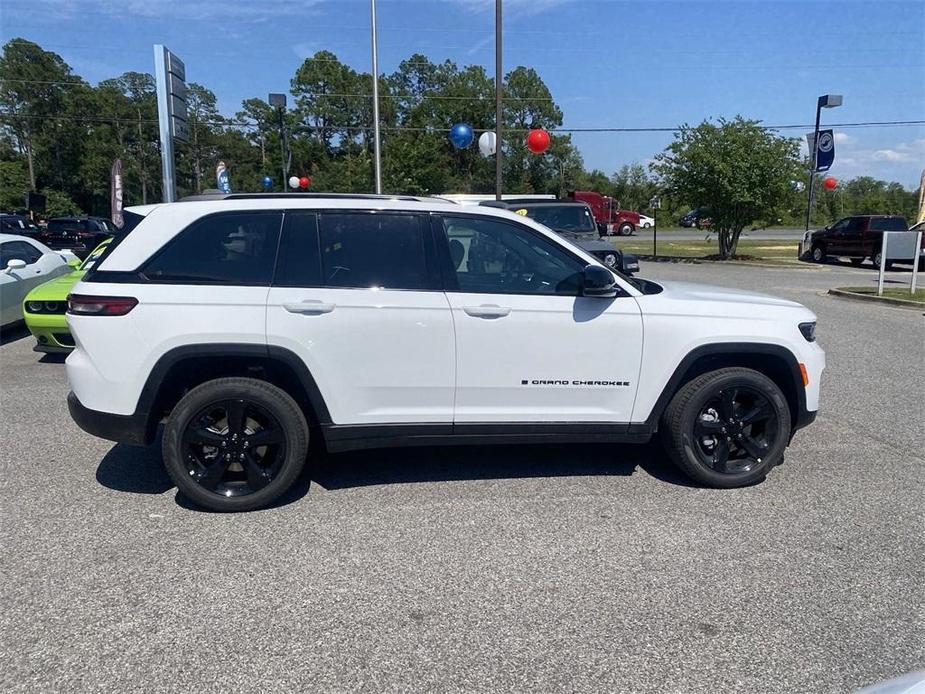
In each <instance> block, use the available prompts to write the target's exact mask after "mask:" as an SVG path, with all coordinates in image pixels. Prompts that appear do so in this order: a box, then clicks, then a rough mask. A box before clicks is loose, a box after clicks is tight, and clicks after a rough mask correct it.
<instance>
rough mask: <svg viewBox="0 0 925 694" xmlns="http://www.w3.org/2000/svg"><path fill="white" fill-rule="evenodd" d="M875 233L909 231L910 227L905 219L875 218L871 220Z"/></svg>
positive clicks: (871, 226)
mask: <svg viewBox="0 0 925 694" xmlns="http://www.w3.org/2000/svg"><path fill="white" fill-rule="evenodd" d="M870 228H871V229H872V230H873V231H908V229H909V225H908V224H907V223H906V220H905V218H904V217H875V218H874V219H871V220H870Z"/></svg>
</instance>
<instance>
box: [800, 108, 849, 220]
mask: <svg viewBox="0 0 925 694" xmlns="http://www.w3.org/2000/svg"><path fill="white" fill-rule="evenodd" d="M841 102H842V96H841V94H823V95H822V96H820V97H819V98H818V99H817V100H816V127H815V128H814V129H813V142H812V148H811V149H812V151H811V152H810V153H809V157H810V161H811V162H812V163H811V164H810V167H809V185H808V186H806V188H807V189H808V191H809V192H808V194H807V195H808V196H807V199H806V231H809V217H810V215H811V214H812V212H813V183H814V182H815V180H816V154H817V153H818V152H819V118H820V116H821V115H822V109H824V108H836V107H838V106H841Z"/></svg>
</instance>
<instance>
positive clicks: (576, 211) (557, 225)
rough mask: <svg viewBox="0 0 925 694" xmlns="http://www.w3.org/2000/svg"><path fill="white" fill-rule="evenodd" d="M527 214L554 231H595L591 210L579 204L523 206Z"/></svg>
mask: <svg viewBox="0 0 925 694" xmlns="http://www.w3.org/2000/svg"><path fill="white" fill-rule="evenodd" d="M519 209H525V210H527V216H528V217H529V218H530V219H535V220H536V221H538V222H539V223H540V224H545V225H546V226H548V227H549V228H550V229H555V230H556V231H587V232H593V233H596V232H597V225H596V224H595V223H594V218H593V217H592V216H591V210H589V209H588V208H587V207H583V206H580V205H562V206H558V207H557V206H556V205H537V206H536V207H524V208H519Z"/></svg>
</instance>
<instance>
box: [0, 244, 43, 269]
mask: <svg viewBox="0 0 925 694" xmlns="http://www.w3.org/2000/svg"><path fill="white" fill-rule="evenodd" d="M41 257H42V253H41V251H39V249H38V248H36V247H35V246H33V245H32V244H31V243H26V242H25V241H7V242H6V243H2V244H0V269H2V268H5V267H6V266H7V263H9V262H10V261H11V260H13V259H14V258H15V259H16V260H23V261H25V262H26V264H27V265H31V264H32V263H34V262H36V261H37V260H38V259H39V258H41Z"/></svg>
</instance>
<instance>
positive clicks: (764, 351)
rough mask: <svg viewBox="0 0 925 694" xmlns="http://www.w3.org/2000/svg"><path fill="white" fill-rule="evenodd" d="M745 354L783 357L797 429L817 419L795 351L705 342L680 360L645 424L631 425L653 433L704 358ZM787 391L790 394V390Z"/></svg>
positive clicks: (763, 345) (761, 344) (757, 344)
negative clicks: (793, 396)
mask: <svg viewBox="0 0 925 694" xmlns="http://www.w3.org/2000/svg"><path fill="white" fill-rule="evenodd" d="M743 354H744V355H748V356H754V355H759V356H760V355H767V356H771V357H775V358H777V359H781V360H783V361H784V363H785V364H786V366H787V373H788V375H789V376H790V378H791V380H792V383H791V384H789V385H792V387H793V392H794V393H795V394H796V402H795V403H790V405H791V408H792V411H791V419H792V428H793V431H796V430H797V429H800V428H802V427H804V426H806V425H808V424H810V423H811V422H812V421H813V419H815V416H816V413H815V412H809V411H807V409H806V389H805V387H804V386H803V376H802V374H801V372H800V362H799V360H798V359H797V358H796V356H795V355H794V354H793V352H791V351H790V350H789V349H787V348H786V347H784V346H782V345H776V344H772V343H765V342H717V343H713V344H708V345H701V346H700V347H696V348H694V349H693V350H691V351H690V352H688V353H687V354H686V355H685V356H684V358H683V359H682V360H681V361H680V363H679V364H678V366H677V367H675V370H674V372H673V373H672V375H671V378H669V379H668V382H667V383H666V384H665V387H664V388H663V389H662V392H661V394H660V395H659V397H658V399H657V400H656V401H655V405H654V406H653V407H652V411H651V412H650V413H649V416H648V418H647V419H646V421H645V423H644V425H643V424H633V425H631V426H633V427H640V428H641V427H642V426H645V428H646V429H648V430H649V431H650V432H655V431H657V430H658V425H659V422H660V421H661V418H662V415H663V414H664V412H665V409H666V408H667V407H668V403H669V402H671V398H672V397H674V394H675V393H676V392H677V391H678V389H679V388H680V387H681V385H682V384H683V383H684V382H686V381H685V376H686V375H687V374H688V373H689V372H690V371H691V369H692V367H694V365H695V364H696V363H697V362H698V361H700V360H701V359H706V358H711V357H712V358H717V357H723V356H729V357H740V356H742V355H743ZM717 368H719V367H717ZM687 380H690V379H687ZM784 394H785V396H786V391H785V393H784ZM789 400H790V399H789V398H788V402H789Z"/></svg>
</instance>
